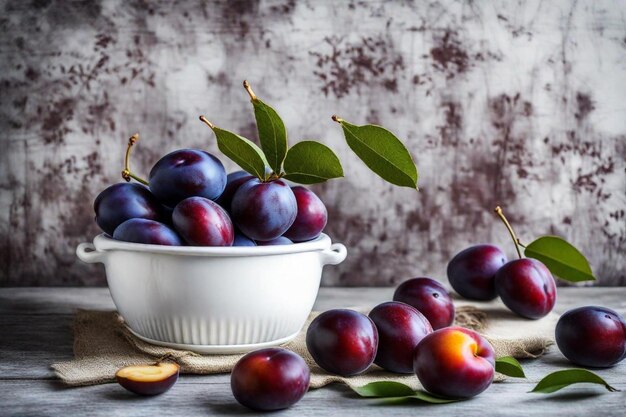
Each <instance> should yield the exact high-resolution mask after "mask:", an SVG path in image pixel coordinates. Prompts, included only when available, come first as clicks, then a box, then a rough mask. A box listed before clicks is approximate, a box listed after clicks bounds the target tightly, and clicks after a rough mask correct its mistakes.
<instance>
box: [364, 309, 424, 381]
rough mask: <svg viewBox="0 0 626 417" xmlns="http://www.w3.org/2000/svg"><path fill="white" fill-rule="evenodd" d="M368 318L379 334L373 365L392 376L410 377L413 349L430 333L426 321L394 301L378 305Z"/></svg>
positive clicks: (419, 314) (421, 315)
mask: <svg viewBox="0 0 626 417" xmlns="http://www.w3.org/2000/svg"><path fill="white" fill-rule="evenodd" d="M369 317H370V319H372V321H373V322H374V324H375V325H376V329H377V330H378V352H377V353H376V359H374V363H375V364H376V365H378V366H380V367H381V368H383V369H386V370H388V371H391V372H397V373H402V374H410V373H412V372H413V352H414V351H415V347H416V346H417V344H418V343H419V342H420V341H421V340H422V339H423V338H424V337H425V336H426V335H427V334H430V333H432V332H433V328H432V327H431V325H430V323H429V322H428V320H427V319H426V317H424V315H423V314H422V313H420V312H419V311H417V309H415V308H414V307H411V306H410V305H408V304H404V303H399V302H397V301H390V302H387V303H382V304H379V305H377V306H376V307H374V309H373V310H372V311H370V314H369Z"/></svg>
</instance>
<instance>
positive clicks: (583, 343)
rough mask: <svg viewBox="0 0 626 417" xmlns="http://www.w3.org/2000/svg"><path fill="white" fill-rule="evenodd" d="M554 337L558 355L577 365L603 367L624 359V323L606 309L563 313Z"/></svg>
mask: <svg viewBox="0 0 626 417" xmlns="http://www.w3.org/2000/svg"><path fill="white" fill-rule="evenodd" d="M555 336H556V344H557V346H558V347H559V350H560V351H561V353H563V355H564V356H565V357H566V358H567V359H569V360H570V361H572V362H574V363H575V364H578V365H581V366H589V367H594V368H605V367H609V366H613V365H615V364H617V363H618V362H621V361H622V360H624V358H626V321H624V318H623V317H622V316H620V315H619V314H618V313H616V312H615V311H613V310H611V309H610V308H606V307H597V306H586V307H579V308H575V309H572V310H569V311H567V312H566V313H565V314H563V315H562V316H561V318H560V319H559V322H558V323H557V325H556V331H555Z"/></svg>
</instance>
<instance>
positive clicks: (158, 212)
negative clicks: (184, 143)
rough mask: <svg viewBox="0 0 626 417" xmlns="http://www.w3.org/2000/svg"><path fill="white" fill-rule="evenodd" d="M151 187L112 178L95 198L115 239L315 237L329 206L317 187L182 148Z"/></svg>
mask: <svg viewBox="0 0 626 417" xmlns="http://www.w3.org/2000/svg"><path fill="white" fill-rule="evenodd" d="M147 183H148V184H147V185H143V184H139V183H134V182H133V183H131V182H122V183H118V184H114V185H112V186H110V187H108V188H106V189H105V190H104V191H102V192H101V193H100V194H99V195H98V196H97V198H96V200H95V202H94V210H95V212H96V222H97V224H98V226H99V227H100V228H101V229H102V230H103V231H104V232H105V233H107V234H108V235H110V236H112V237H113V238H114V239H118V240H122V241H126V242H134V243H143V244H153V245H171V246H181V245H190V246H257V245H259V246H262V245H284V244H292V243H294V242H303V241H307V240H311V239H315V238H316V237H317V236H319V234H320V233H321V231H322V230H323V229H324V227H325V225H326V221H327V211H326V207H325V206H324V203H322V201H321V200H320V199H319V198H318V197H317V195H315V194H314V193H313V192H312V191H311V190H309V189H307V188H305V187H302V186H294V187H290V186H289V185H288V184H287V183H286V182H285V181H284V180H282V179H280V178H277V177H275V178H271V179H268V180H267V181H265V180H260V179H259V178H257V177H255V176H253V175H250V174H249V173H247V172H245V171H236V172H233V173H230V174H228V175H226V171H225V169H224V166H223V165H222V163H221V162H220V161H219V160H218V159H217V158H216V157H215V156H213V155H211V154H209V153H207V152H205V151H201V150H196V149H180V150H177V151H174V152H171V153H169V154H167V155H165V156H164V157H162V158H161V159H160V160H159V161H158V162H157V163H156V164H155V165H154V167H153V168H152V170H151V171H150V176H149V179H148V181H147Z"/></svg>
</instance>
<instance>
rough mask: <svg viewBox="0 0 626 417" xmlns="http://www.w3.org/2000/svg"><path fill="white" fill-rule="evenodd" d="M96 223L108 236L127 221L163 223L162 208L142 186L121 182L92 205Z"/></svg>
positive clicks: (106, 191) (164, 214)
mask: <svg viewBox="0 0 626 417" xmlns="http://www.w3.org/2000/svg"><path fill="white" fill-rule="evenodd" d="M93 208H94V210H95V212H96V223H98V226H100V229H102V231H104V232H105V233H106V234H108V235H109V236H112V235H113V232H114V231H115V228H116V227H117V226H119V225H120V224H122V223H124V222H125V221H126V220H128V219H134V218H141V219H149V220H156V221H164V220H165V218H166V217H167V216H166V213H165V210H164V207H163V206H162V205H161V203H159V201H158V200H157V199H156V197H155V196H154V195H152V193H151V192H150V190H148V188H146V187H145V186H143V185H140V184H136V183H129V182H121V183H117V184H113V185H111V186H110V187H107V188H106V189H105V190H104V191H102V192H101V193H100V194H98V197H96V200H95V201H94V203H93Z"/></svg>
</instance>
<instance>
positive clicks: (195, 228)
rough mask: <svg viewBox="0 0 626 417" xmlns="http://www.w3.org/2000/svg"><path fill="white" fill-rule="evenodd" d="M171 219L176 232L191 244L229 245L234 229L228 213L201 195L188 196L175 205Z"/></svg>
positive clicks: (231, 241) (231, 242) (232, 238)
mask: <svg viewBox="0 0 626 417" xmlns="http://www.w3.org/2000/svg"><path fill="white" fill-rule="evenodd" d="M172 221H173V222H174V227H175V228H176V231H177V232H178V234H180V235H181V236H182V237H183V239H185V241H186V242H187V243H188V244H189V245H193V246H231V245H232V244H233V240H234V239H235V230H234V227H233V224H232V222H231V221H230V217H228V213H226V211H225V210H224V209H223V208H221V207H220V206H219V205H218V204H217V203H215V202H213V201H211V200H209V199H206V198H203V197H189V198H187V199H185V200H183V201H181V202H180V203H178V204H177V205H176V207H175V208H174V213H173V214H172Z"/></svg>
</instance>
